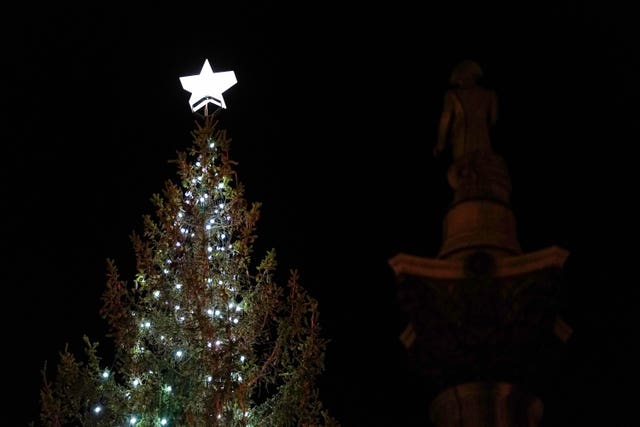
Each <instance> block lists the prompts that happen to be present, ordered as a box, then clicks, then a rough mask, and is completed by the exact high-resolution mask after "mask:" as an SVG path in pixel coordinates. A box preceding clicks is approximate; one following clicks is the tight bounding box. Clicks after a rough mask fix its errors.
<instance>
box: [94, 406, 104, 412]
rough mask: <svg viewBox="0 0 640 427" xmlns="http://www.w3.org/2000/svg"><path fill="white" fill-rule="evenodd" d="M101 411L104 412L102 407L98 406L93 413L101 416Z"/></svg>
mask: <svg viewBox="0 0 640 427" xmlns="http://www.w3.org/2000/svg"><path fill="white" fill-rule="evenodd" d="M100 411H102V406H100V405H98V406H96V407H95V408H93V412H95V413H96V414H99V413H100Z"/></svg>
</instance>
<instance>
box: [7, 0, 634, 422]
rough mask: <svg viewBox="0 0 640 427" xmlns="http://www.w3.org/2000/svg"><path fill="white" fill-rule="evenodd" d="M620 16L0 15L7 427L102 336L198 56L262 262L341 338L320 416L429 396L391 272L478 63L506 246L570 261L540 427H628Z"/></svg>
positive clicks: (629, 202)
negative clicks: (445, 123) (49, 376)
mask: <svg viewBox="0 0 640 427" xmlns="http://www.w3.org/2000/svg"><path fill="white" fill-rule="evenodd" d="M345 3H346V2H345ZM374 3H375V2H374ZM179 7H180V8H179ZM633 16H634V15H633V14H632V13H631V10H630V9H626V8H623V7H618V6H614V4H613V3H611V2H607V3H606V5H604V4H601V3H599V2H597V3H594V4H592V5H590V4H589V3H584V4H582V3H581V4H578V2H568V1H559V2H553V4H549V5H546V4H544V3H535V6H533V5H532V6H530V7H525V6H514V5H502V4H494V3H482V4H475V5H469V4H464V3H456V4H452V5H449V6H443V5H440V6H428V5H424V4H420V2H406V3H405V2H390V3H380V4H379V5H378V6H374V5H373V3H371V2H370V3H364V4H363V5H362V6H355V5H351V6H348V7H347V6H345V5H344V4H339V3H336V4H332V3H326V2H316V3H310V2H301V3H299V4H298V5H297V6H283V5H274V4H270V3H269V2H261V3H259V4H256V5H252V6H245V5H242V4H240V3H237V2H233V5H232V4H231V2H221V3H220V4H215V3H214V4H207V5H206V6H205V5H204V4H190V5H188V6H186V7H185V6H184V5H180V6H179V5H178V4H175V5H173V6H171V7H169V6H167V7H163V8H159V7H158V6H155V5H154V6H151V5H149V6H148V7H146V8H142V7H140V8H139V9H136V10H133V9H131V10H129V9H127V8H116V7H113V6H111V7H109V6H107V5H104V6H82V7H78V6H73V7H71V6H63V5H59V4H56V5H49V6H33V5H30V6H23V7H22V8H20V7H18V8H17V9H16V10H15V11H14V12H12V13H6V14H4V16H3V20H4V21H5V23H6V25H4V26H3V30H2V31H3V34H2V40H3V41H2V44H3V45H4V48H3V49H2V55H3V56H4V61H6V65H5V66H4V67H3V68H4V71H5V72H6V73H7V74H6V77H5V78H4V79H3V81H2V83H3V92H4V94H5V96H4V97H3V98H4V101H3V102H5V103H6V106H5V108H3V110H4V111H5V112H4V113H3V122H5V123H4V124H3V125H2V127H1V129H0V132H2V136H1V141H2V143H3V144H2V145H3V157H4V159H3V160H4V161H3V162H2V167H1V168H0V169H1V170H2V182H3V186H2V199H1V200H2V202H3V203H2V211H3V215H2V218H3V221H2V225H3V226H2V237H1V241H2V250H3V252H2V261H3V262H2V282H3V283H2V287H3V295H4V305H5V309H4V310H1V312H2V316H3V321H2V324H3V352H4V356H5V358H4V366H5V369H6V377H7V378H8V379H9V381H8V382H5V384H4V386H5V391H6V392H7V393H8V396H9V398H8V399H6V398H5V404H7V406H6V408H5V413H4V414H3V417H4V420H5V421H3V423H6V424H7V425H26V423H27V422H28V421H30V420H35V419H37V413H38V398H39V395H38V393H39V386H40V370H41V369H42V367H43V364H44V361H45V360H49V363H50V364H53V363H54V361H55V360H56V358H57V354H58V351H60V350H61V349H62V348H63V346H64V344H65V343H66V342H68V343H69V344H70V345H71V347H72V348H78V349H79V348H80V345H81V336H82V334H88V335H89V336H90V338H92V339H98V340H102V339H103V334H104V331H105V325H104V324H103V323H102V320H101V319H100V317H99V314H98V309H99V298H100V295H101V292H102V289H103V286H104V278H105V272H106V268H105V262H106V259H107V258H113V259H114V260H115V261H116V263H117V264H118V265H119V267H120V270H121V272H122V273H123V275H125V276H126V275H127V274H131V272H132V271H133V265H134V261H135V260H134V257H133V251H132V248H131V245H130V242H129V235H130V233H131V232H132V231H133V230H140V229H141V225H142V215H143V214H147V213H152V206H151V203H150V202H149V199H150V197H151V195H152V194H153V193H156V192H159V191H160V190H161V188H162V186H163V183H164V181H165V180H167V179H173V178H174V177H175V176H176V175H175V169H174V167H173V165H171V164H169V163H168V160H170V159H173V158H175V153H176V151H177V150H183V149H185V148H187V146H188V145H189V144H190V142H191V136H190V132H191V130H192V129H193V128H194V116H193V115H192V113H191V111H190V109H189V105H188V99H189V93H188V92H186V91H184V90H183V89H182V87H181V85H180V82H179V77H181V76H186V75H192V74H197V73H199V72H200V69H201V67H202V64H203V62H204V59H209V61H210V63H211V64H212V67H213V69H214V71H228V70H233V71H234V72H235V73H236V76H237V79H238V83H237V84H236V85H235V86H233V87H232V88H230V89H229V90H228V91H227V92H225V94H224V97H225V101H226V103H227V110H225V111H223V112H222V114H221V116H220V118H221V123H222V125H223V126H224V127H225V128H227V129H228V131H229V134H230V136H231V137H232V138H233V142H232V149H231V153H232V157H234V158H235V159H236V160H237V161H238V162H239V165H238V172H239V176H240V179H241V181H242V182H243V183H244V184H245V186H246V189H247V193H246V195H247V198H248V199H249V200H250V201H259V202H262V203H263V208H262V213H263V216H262V218H261V220H260V223H259V227H258V232H259V235H260V238H259V241H258V245H257V253H261V252H260V251H264V250H266V249H268V248H271V247H274V248H276V251H277V254H278V260H279V268H280V270H281V272H283V273H284V274H285V275H286V272H287V270H288V269H289V268H298V269H299V271H300V273H301V279H302V284H303V285H304V286H305V287H306V288H307V289H308V290H309V291H310V292H311V293H312V295H314V296H315V297H317V298H318V300H319V303H320V311H321V322H322V325H323V328H324V331H325V335H326V336H327V337H328V338H329V339H330V340H331V342H330V344H329V346H328V348H327V354H326V370H325V373H324V374H323V376H322V377H321V378H320V379H319V384H320V387H321V395H322V398H323V401H324V402H325V405H326V406H327V407H328V409H329V410H330V412H331V413H332V414H333V415H334V416H335V417H336V418H337V419H338V420H339V421H341V422H342V423H343V425H345V426H364V425H385V426H386V425H407V426H408V425H415V424H414V423H417V421H416V420H418V419H420V417H419V416H417V415H416V414H420V413H422V414H424V413H425V412H426V408H427V402H420V401H418V400H417V399H416V398H415V397H414V396H415V394H414V393H413V392H412V388H411V385H410V384H411V383H412V381H411V376H410V374H409V373H408V372H407V371H406V366H405V365H406V364H405V356H404V350H403V348H402V346H401V345H400V342H399V341H398V335H399V333H400V332H401V331H402V329H403V327H404V317H403V313H402V312H401V310H400V309H399V307H397V305H396V294H395V288H394V283H393V275H392V273H391V270H390V268H389V266H388V260H389V259H390V258H391V257H393V256H394V255H396V254H398V253H401V252H402V253H410V254H415V255H422V256H428V257H433V256H435V255H436V253H437V251H438V248H439V245H440V239H441V221H442V218H443V215H444V213H445V212H446V208H447V205H448V203H449V201H450V198H451V193H450V189H449V187H448V186H447V183H446V179H445V172H446V166H447V164H446V161H445V160H443V159H438V160H436V159H434V158H433V156H432V155H431V149H432V147H433V145H434V143H435V136H436V127H437V120H438V115H439V112H440V109H441V107H442V96H443V94H444V91H445V90H446V88H447V80H448V75H449V72H450V70H451V68H452V66H453V65H455V63H457V62H458V61H460V60H462V59H474V60H476V61H477V62H478V63H479V64H480V65H481V66H482V68H483V69H484V71H485V77H486V78H485V80H484V82H485V84H487V85H488V86H490V87H493V88H494V89H496V91H497V93H498V97H499V103H500V107H499V108H500V113H499V121H498V125H497V128H496V138H495V140H494V146H495V148H496V150H497V151H498V152H500V153H501V154H502V155H503V156H504V157H505V159H506V161H507V165H508V167H509V170H510V173H511V178H512V182H513V194H512V201H513V209H514V211H515V214H516V218H517V221H518V236H519V240H520V243H521V245H522V247H523V249H524V250H525V251H533V250H537V249H542V248H545V247H548V246H551V245H558V246H561V247H563V248H565V249H567V250H569V251H570V253H571V255H570V257H569V259H568V261H567V264H566V272H567V283H566V287H565V290H564V291H563V292H564V297H565V300H564V301H563V307H564V309H563V310H564V313H563V315H564V317H565V319H566V320H567V321H568V323H569V324H571V326H572V327H573V328H574V330H575V333H574V335H573V338H572V340H571V341H570V342H569V343H568V345H569V348H570V354H571V357H572V361H573V362H572V363H571V365H570V366H569V367H568V368H567V370H566V371H565V374H564V375H563V376H562V377H561V378H559V379H558V393H557V395H556V397H555V398H554V399H553V400H552V401H549V402H545V403H546V408H545V410H546V415H545V417H544V418H543V423H542V426H541V427H549V426H560V425H584V426H587V425H588V426H591V425H593V426H596V425H597V426H600V425H608V426H627V425H630V424H629V423H630V422H631V419H632V418H631V417H630V414H631V413H632V412H633V408H632V406H631V405H632V393H631V392H629V391H627V390H628V386H629V385H632V384H635V383H636V382H637V376H636V372H635V367H636V363H635V361H634V360H633V357H632V356H631V348H632V345H633V343H634V341H635V338H636V332H635V330H636V328H635V322H636V321H637V316H636V306H637V304H636V300H637V298H638V291H637V285H636V283H635V281H636V280H637V279H636V277H637V274H636V272H635V270H634V267H635V264H636V261H635V259H634V251H635V249H634V246H635V242H636V239H637V237H636V235H635V218H634V214H633V212H632V208H633V206H634V204H635V199H636V195H637V192H636V186H635V185H634V182H635V180H634V178H635V174H634V170H635V167H634V165H635V163H636V161H635V158H636V155H635V145H636V144H637V143H638V137H637V131H638V127H639V126H638V121H637V96H638V80H637V75H638V71H639V68H638V66H639V63H638V55H637V48H636V42H637V37H636V35H637V34H636V27H634V25H635V24H634V22H633V19H634V18H633ZM4 61H3V62H4ZM3 74H4V73H3ZM7 94H8V96H7ZM130 277H131V276H130ZM105 347H106V348H108V344H105ZM7 420H8V421H7Z"/></svg>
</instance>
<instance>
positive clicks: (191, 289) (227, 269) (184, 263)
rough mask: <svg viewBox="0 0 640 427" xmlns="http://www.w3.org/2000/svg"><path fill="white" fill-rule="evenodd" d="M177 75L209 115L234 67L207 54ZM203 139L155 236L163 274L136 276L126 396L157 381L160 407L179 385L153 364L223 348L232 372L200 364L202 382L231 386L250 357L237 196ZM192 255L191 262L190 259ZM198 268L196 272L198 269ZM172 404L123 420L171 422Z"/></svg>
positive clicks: (216, 152)
mask: <svg viewBox="0 0 640 427" xmlns="http://www.w3.org/2000/svg"><path fill="white" fill-rule="evenodd" d="M180 80H181V82H182V85H183V88H184V89H185V90H188V91H190V92H191V93H192V95H191V98H190V100H189V103H190V105H191V108H192V110H193V111H194V112H195V111H196V109H199V108H200V107H202V106H203V105H204V107H205V116H207V115H208V113H207V112H208V109H207V104H208V103H213V104H216V105H218V106H220V107H221V108H226V107H225V104H224V99H223V97H222V92H224V91H225V90H227V89H228V88H229V87H231V86H233V85H234V84H235V83H236V78H235V74H234V73H233V71H227V72H222V73H214V72H213V70H212V69H211V66H210V64H209V61H208V60H205V63H204V66H203V67H202V71H201V72H200V74H199V75H193V76H186V77H181V78H180ZM206 143H207V144H206V145H204V144H203V145H202V146H200V147H199V150H198V151H199V153H198V155H197V158H196V159H195V160H193V162H192V163H191V164H190V168H189V169H188V170H187V172H186V175H187V177H186V178H188V179H184V180H183V181H182V182H183V184H182V185H183V190H184V192H183V193H182V195H181V198H180V200H179V202H178V203H177V205H178V206H177V211H175V212H172V213H167V214H168V215H172V216H171V217H170V218H169V220H170V221H169V222H168V223H170V224H171V225H170V226H165V227H164V229H162V230H161V231H162V232H163V234H162V237H166V238H167V239H168V241H167V242H165V241H162V239H161V241H160V242H157V243H159V246H157V247H155V248H154V249H156V256H157V258H154V260H155V262H156V263H157V265H158V266H159V274H153V273H151V272H145V275H139V276H138V277H137V278H136V285H137V286H141V287H142V288H144V289H148V290H149V293H148V295H145V297H144V298H142V301H141V304H139V306H138V307H139V309H140V310H139V311H140V312H136V311H135V310H134V311H132V312H131V313H130V314H131V316H132V317H133V318H134V320H135V323H137V324H138V325H139V327H138V333H137V336H136V337H135V338H136V339H135V343H134V345H133V348H132V349H130V350H131V354H132V355H133V358H134V360H135V361H137V362H139V363H137V366H138V367H139V372H135V370H134V372H133V373H132V374H129V376H130V380H129V382H128V385H129V387H127V386H125V387H124V389H125V390H126V391H125V392H124V393H125V398H126V399H132V398H133V394H134V393H137V392H140V393H143V391H142V389H144V387H145V386H150V387H156V388H157V387H158V385H159V390H156V391H157V392H159V393H160V396H161V398H160V402H161V405H160V406H162V403H163V402H168V401H170V399H171V397H172V395H173V393H174V390H175V388H174V387H176V386H180V384H179V383H174V384H172V383H171V379H168V380H167V379H166V378H163V373H162V372H161V370H160V369H156V370H154V369H149V366H151V367H153V366H160V365H159V364H158V363H157V362H158V360H164V361H168V360H167V358H170V359H171V361H172V362H173V363H176V364H178V368H177V369H179V365H180V364H181V363H184V364H187V363H188V362H189V358H190V354H191V353H192V352H193V353H194V354H198V353H200V354H201V353H202V351H209V352H221V351H224V352H225V355H229V354H231V356H232V358H231V360H232V361H233V362H232V366H231V373H230V378H228V379H226V380H222V379H220V380H221V381H220V382H219V383H218V384H216V377H215V373H214V372H206V371H205V368H201V367H198V368H199V369H201V370H202V371H203V372H201V373H202V377H201V384H202V385H203V386H204V387H220V388H224V386H225V384H227V386H229V384H231V387H232V388H233V387H234V384H235V385H237V384H239V383H241V382H242V381H243V378H242V375H241V373H240V371H241V367H242V366H243V364H244V363H245V362H246V361H247V360H246V356H245V355H244V354H241V352H240V351H239V350H238V349H237V348H236V347H235V346H234V345H233V342H234V341H235V339H236V335H235V333H234V332H233V331H234V327H236V326H238V324H239V323H240V322H241V321H242V317H243V314H244V307H243V302H242V299H241V295H240V294H239V287H240V286H239V285H240V284H239V283H238V280H239V277H238V273H239V271H238V270H239V269H240V268H241V267H240V266H239V264H238V263H235V264H234V262H233V258H234V256H235V255H236V254H237V253H236V250H235V249H234V243H233V241H234V236H233V224H232V220H233V218H232V211H231V209H230V206H229V205H230V201H231V200H230V199H229V197H230V196H231V195H232V194H233V189H232V188H231V182H232V179H231V177H229V176H224V174H223V172H222V171H223V170H224V171H227V169H224V168H221V167H220V166H219V165H218V164H217V163H220V162H221V147H219V146H218V145H217V144H216V142H215V140H214V139H213V137H211V136H209V137H208V139H207V141H206ZM200 240H201V241H200ZM201 245H204V246H203V247H204V248H206V249H205V255H204V256H202V255H201V253H200V252H199V251H198V249H199V248H200V247H201ZM190 257H193V258H194V259H193V260H191V259H190ZM203 258H204V259H203ZM205 259H206V260H205ZM190 261H191V262H192V265H189V262H190ZM196 264H197V265H198V266H203V265H204V269H203V270H202V271H199V270H197V269H196V268H195V265H196ZM194 271H198V272H199V273H195V274H194ZM148 276H151V277H148ZM203 300H204V302H203ZM200 311H203V312H200ZM202 319H205V320H204V322H208V325H206V326H209V327H208V328H204V329H206V331H208V332H202V329H203V328H200V327H193V328H190V327H189V326H190V325H197V326H201V324H200V323H199V322H203V320H202ZM176 331H178V332H177V333H178V336H176V335H175V332H176ZM194 334H195V335H196V336H194ZM185 337H186V338H185ZM149 347H152V348H151V349H150V348H149ZM154 362H156V365H154ZM226 367H228V366H226ZM222 372H227V370H223V371H222ZM100 376H101V380H104V381H107V380H111V379H112V374H111V372H110V371H109V370H104V371H103V372H102V373H101V374H100ZM165 380H166V381H165ZM229 381H231V383H229ZM143 396H144V393H143ZM169 407H170V404H166V405H164V408H165V409H162V408H160V412H162V411H165V412H167V413H166V414H159V415H158V414H154V415H152V416H146V417H147V418H146V419H145V414H142V413H140V414H138V413H132V414H130V415H129V416H128V419H127V421H126V422H127V423H128V424H129V425H132V426H134V425H138V424H140V423H142V422H143V421H144V424H145V425H149V423H151V424H152V425H160V426H165V425H169V423H170V421H171V414H170V412H171V411H170V409H169ZM103 411H104V407H103V405H102V404H101V403H97V404H96V405H95V406H94V407H93V413H94V414H96V415H101V414H102V413H103ZM212 415H213V416H215V417H217V418H218V419H221V418H222V417H223V414H222V413H217V414H212ZM248 415H249V413H248V412H244V413H241V414H234V416H240V417H245V418H246V417H247V416H248ZM150 417H151V418H152V419H151V418H150Z"/></svg>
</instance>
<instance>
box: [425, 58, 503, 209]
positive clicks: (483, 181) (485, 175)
mask: <svg viewBox="0 0 640 427" xmlns="http://www.w3.org/2000/svg"><path fill="white" fill-rule="evenodd" d="M482 75H483V73H482V69H481V68H480V66H479V65H478V64H477V63H476V62H474V61H470V60H465V61H462V62H460V63H459V64H457V65H456V66H455V67H454V68H453V71H452V72H451V76H450V79H449V83H450V84H451V85H452V88H451V89H449V90H447V92H446V93H445V96H444V107H443V110H442V113H441V115H440V121H439V124H438V139H437V143H436V145H435V147H434V148H433V155H434V156H436V157H438V156H439V155H440V154H441V153H442V152H443V151H444V150H445V148H447V147H448V146H450V147H451V154H452V159H453V163H452V165H451V167H450V168H449V172H448V180H449V184H450V185H451V187H452V188H453V189H454V190H456V194H455V197H454V201H460V200H463V199H468V198H492V199H500V200H501V201H504V202H506V201H508V199H509V193H510V190H511V189H510V183H509V177H508V175H507V171H506V167H505V165H504V162H503V160H502V158H501V157H500V156H498V155H496V154H495V153H494V151H493V148H492V146H491V129H492V127H493V126H494V125H495V123H496V120H497V118H498V100H497V96H496V93H495V91H494V90H492V89H488V88H485V87H483V86H481V85H480V84H479V83H478V80H479V78H480V77H482Z"/></svg>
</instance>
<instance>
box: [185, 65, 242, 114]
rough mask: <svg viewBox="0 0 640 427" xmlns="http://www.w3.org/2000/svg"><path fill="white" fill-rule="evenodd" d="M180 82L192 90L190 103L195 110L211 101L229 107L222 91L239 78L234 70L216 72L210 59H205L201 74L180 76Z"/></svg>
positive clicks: (222, 106) (186, 88)
mask: <svg viewBox="0 0 640 427" xmlns="http://www.w3.org/2000/svg"><path fill="white" fill-rule="evenodd" d="M180 82H181V83H182V87H183V88H184V90H186V91H189V92H191V97H190V98H189V105H190V106H191V110H192V111H193V112H195V111H197V110H199V109H200V108H202V107H203V106H204V107H206V106H207V104H209V103H211V104H215V105H217V106H219V107H221V108H227V105H226V104H225V102H224V98H223V97H222V93H223V92H224V91H226V90H227V89H229V88H230V87H231V86H233V85H235V84H236V83H237V79H236V75H235V73H234V72H233V71H223V72H219V73H214V72H213V69H212V68H211V65H210V64H209V60H208V59H205V61H204V65H203V66H202V70H201V71H200V74H195V75H192V76H185V77H180ZM205 115H206V113H205Z"/></svg>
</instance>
